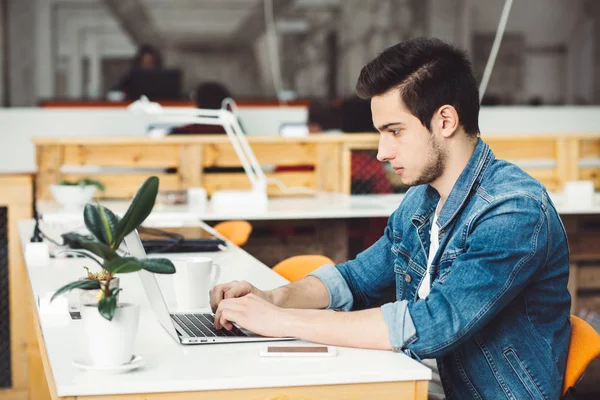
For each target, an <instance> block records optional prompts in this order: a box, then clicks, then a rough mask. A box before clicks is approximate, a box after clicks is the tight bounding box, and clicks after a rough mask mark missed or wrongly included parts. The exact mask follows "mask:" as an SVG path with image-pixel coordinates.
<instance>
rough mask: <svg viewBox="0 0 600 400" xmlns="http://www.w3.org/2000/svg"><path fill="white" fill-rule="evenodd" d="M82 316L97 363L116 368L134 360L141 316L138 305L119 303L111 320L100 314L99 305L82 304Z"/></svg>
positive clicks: (89, 347)
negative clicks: (134, 349) (134, 348)
mask: <svg viewBox="0 0 600 400" xmlns="http://www.w3.org/2000/svg"><path fill="white" fill-rule="evenodd" d="M81 319H82V322H83V328H84V331H85V334H86V336H87V343H88V345H87V347H88V352H89V355H90V360H91V362H92V363H93V364H94V365H96V366H100V367H116V366H119V365H123V364H125V363H127V362H129V361H131V359H132V357H133V347H134V344H135V337H136V335H137V330H138V322H139V319H140V306H139V305H137V304H129V303H122V304H120V305H118V306H117V309H116V310H115V316H114V317H113V319H112V321H109V320H107V319H105V318H104V317H103V316H102V315H100V312H99V311H98V307H97V306H96V305H82V306H81Z"/></svg>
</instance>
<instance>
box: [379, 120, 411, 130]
mask: <svg viewBox="0 0 600 400" xmlns="http://www.w3.org/2000/svg"><path fill="white" fill-rule="evenodd" d="M394 125H402V126H404V123H402V122H390V123H387V124H383V125H381V126H380V127H379V128H377V127H374V128H375V129H377V130H378V131H384V130H386V129H387V128H389V127H390V126H394Z"/></svg>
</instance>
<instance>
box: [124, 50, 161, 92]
mask: <svg viewBox="0 0 600 400" xmlns="http://www.w3.org/2000/svg"><path fill="white" fill-rule="evenodd" d="M161 69H163V59H162V56H161V54H160V52H159V51H158V49H157V48H156V47H154V46H152V45H149V44H144V45H142V46H141V47H140V48H139V49H138V52H137V54H136V55H135V57H134V58H133V60H132V61H131V68H130V69H129V71H128V72H127V74H126V75H125V76H123V78H121V80H120V81H119V83H118V84H117V86H116V87H115V90H117V91H120V92H122V93H123V94H124V97H125V98H126V99H128V100H134V99H136V98H137V95H135V94H134V93H133V92H134V91H136V90H137V89H138V88H135V87H134V82H133V76H134V74H135V72H136V71H138V70H161Z"/></svg>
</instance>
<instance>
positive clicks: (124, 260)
mask: <svg viewBox="0 0 600 400" xmlns="http://www.w3.org/2000/svg"><path fill="white" fill-rule="evenodd" d="M157 193H158V178H157V177H155V176H153V177H150V178H148V179H147V180H146V181H145V182H144V183H143V184H142V186H141V187H140V188H139V189H138V191H137V193H136V194H135V196H134V198H133V200H132V201H131V204H130V206H129V208H128V209H127V211H126V212H125V214H124V215H123V218H119V217H117V216H116V215H115V214H114V213H113V212H112V211H110V210H109V209H108V208H106V207H104V206H102V205H100V204H96V205H93V204H87V205H86V206H85V208H84V211H83V218H84V221H85V225H86V227H87V229H88V230H89V231H90V233H91V236H84V235H81V234H78V233H75V232H68V233H64V234H63V235H61V236H62V238H63V240H64V242H65V244H68V245H69V247H70V248H71V250H70V251H72V252H76V253H78V254H81V255H83V256H85V257H87V258H89V259H90V260H93V261H94V263H95V264H97V265H98V266H99V267H100V272H99V273H92V272H90V270H89V268H86V269H87V271H88V273H87V276H86V277H84V278H82V279H79V280H76V281H73V282H70V283H68V284H66V285H64V286H63V287H61V288H60V289H58V290H57V291H56V292H55V293H54V295H53V296H52V299H51V301H52V300H54V299H55V298H56V297H57V296H59V295H61V294H63V293H66V292H68V291H70V290H73V289H80V290H86V291H87V290H96V291H98V296H97V299H96V301H88V302H86V303H83V304H81V316H82V321H83V324H84V329H85V332H86V334H87V336H88V341H89V342H88V343H89V346H88V348H89V353H90V356H91V361H92V363H93V364H94V365H98V366H103V367H111V366H117V365H121V364H125V363H127V362H128V361H130V360H131V358H132V355H133V343H134V339H135V335H136V333H137V323H138V319H139V306H138V305H136V304H128V303H118V294H119V292H120V291H121V290H122V288H120V287H116V285H114V283H115V282H114V281H115V280H116V279H118V278H117V277H116V276H117V275H118V274H125V273H131V272H137V271H140V270H142V269H143V270H146V271H149V272H152V273H157V274H173V273H175V267H174V265H173V263H172V262H171V261H170V260H168V259H166V258H148V259H138V258H135V257H123V256H121V255H119V254H118V252H117V249H118V248H119V246H120V244H121V242H122V241H123V239H124V238H125V236H127V235H128V234H129V233H131V232H132V231H133V230H134V229H137V228H138V227H139V226H140V225H141V224H142V222H144V220H145V219H146V218H147V217H148V215H149V214H150V212H151V211H152V208H153V207H154V202H155V201H156V195H157ZM84 250H86V251H84ZM99 343H104V344H106V345H98V344H99Z"/></svg>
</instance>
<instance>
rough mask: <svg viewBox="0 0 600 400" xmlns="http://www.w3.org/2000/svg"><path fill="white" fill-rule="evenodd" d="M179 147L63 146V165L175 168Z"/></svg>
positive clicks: (141, 145) (147, 145)
mask: <svg viewBox="0 0 600 400" xmlns="http://www.w3.org/2000/svg"><path fill="white" fill-rule="evenodd" d="M178 160H179V146H177V145H165V146H155V145H151V144H146V145H143V144H140V145H136V146H132V145H122V146H107V145H95V146H86V145H76V146H72V145H71V146H65V150H64V161H63V164H65V165H98V166H106V165H109V166H115V167H176V166H177V161H178Z"/></svg>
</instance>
